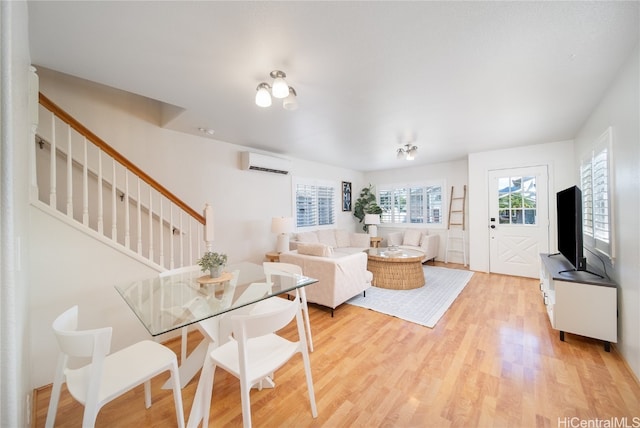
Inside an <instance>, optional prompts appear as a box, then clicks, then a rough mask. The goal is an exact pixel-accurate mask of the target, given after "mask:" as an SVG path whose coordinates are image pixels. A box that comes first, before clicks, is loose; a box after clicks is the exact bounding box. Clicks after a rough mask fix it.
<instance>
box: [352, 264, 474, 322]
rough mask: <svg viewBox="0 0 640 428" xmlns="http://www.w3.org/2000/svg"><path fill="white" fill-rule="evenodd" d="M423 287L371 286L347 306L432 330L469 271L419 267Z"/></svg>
mask: <svg viewBox="0 0 640 428" xmlns="http://www.w3.org/2000/svg"><path fill="white" fill-rule="evenodd" d="M423 268H424V278H425V281H426V284H425V285H424V286H422V287H420V288H416V289H413V290H389V289H386V288H378V287H371V288H369V289H367V293H366V297H363V296H362V294H359V295H358V296H356V297H354V298H352V299H350V300H348V301H347V303H349V304H351V305H355V306H360V307H363V308H367V309H371V310H374V311H376V312H380V313H383V314H387V315H392V316H394V317H397V318H401V319H403V320H406V321H411V322H414V323H416V324H420V325H424V326H426V327H429V328H433V327H434V326H435V325H436V323H437V322H438V320H439V319H440V318H441V317H442V315H444V313H445V312H446V311H447V309H449V306H451V304H452V303H453V301H454V300H456V297H458V295H459V294H460V292H461V291H462V290H463V289H464V287H465V286H466V285H467V283H468V282H469V280H470V279H471V277H472V276H473V272H469V271H466V270H458V269H447V268H443V267H437V266H423Z"/></svg>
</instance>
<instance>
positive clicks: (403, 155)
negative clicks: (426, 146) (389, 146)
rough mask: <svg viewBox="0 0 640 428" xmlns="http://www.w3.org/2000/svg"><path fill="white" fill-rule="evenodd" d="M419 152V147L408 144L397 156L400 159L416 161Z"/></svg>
mask: <svg viewBox="0 0 640 428" xmlns="http://www.w3.org/2000/svg"><path fill="white" fill-rule="evenodd" d="M417 152H418V146H414V145H413V144H412V143H407V144H405V145H404V146H402V147H400V148H399V149H398V151H397V152H396V154H397V156H398V159H406V160H414V159H415V157H416V153H417Z"/></svg>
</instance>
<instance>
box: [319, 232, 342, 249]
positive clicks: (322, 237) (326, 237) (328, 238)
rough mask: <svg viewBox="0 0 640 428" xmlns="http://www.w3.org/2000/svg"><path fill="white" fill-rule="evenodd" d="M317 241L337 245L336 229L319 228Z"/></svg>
mask: <svg viewBox="0 0 640 428" xmlns="http://www.w3.org/2000/svg"><path fill="white" fill-rule="evenodd" d="M317 234H318V242H320V243H321V244H324V245H328V246H330V247H337V246H338V244H337V243H336V231H335V230H334V229H321V230H318V231H317Z"/></svg>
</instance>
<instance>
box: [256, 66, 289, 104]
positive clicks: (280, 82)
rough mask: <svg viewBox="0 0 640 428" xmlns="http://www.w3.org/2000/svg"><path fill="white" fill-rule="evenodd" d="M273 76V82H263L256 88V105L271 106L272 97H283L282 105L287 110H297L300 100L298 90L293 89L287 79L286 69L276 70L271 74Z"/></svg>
mask: <svg viewBox="0 0 640 428" xmlns="http://www.w3.org/2000/svg"><path fill="white" fill-rule="evenodd" d="M269 75H270V76H271V77H272V78H273V83H272V84H271V85H269V84H268V83H266V82H262V83H260V84H259V85H258V87H257V88H256V105H258V106H260V107H269V106H271V97H272V96H273V97H274V98H279V99H283V98H284V100H283V102H282V107H284V108H285V109H286V110H295V109H297V108H298V100H297V98H296V97H297V96H298V94H297V93H296V90H295V89H293V88H292V87H291V86H289V84H288V83H287V81H286V80H284V78H285V77H287V75H286V74H285V73H284V71H280V70H274V71H272V72H271V73H270V74H269Z"/></svg>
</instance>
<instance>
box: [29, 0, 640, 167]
mask: <svg viewBox="0 0 640 428" xmlns="http://www.w3.org/2000/svg"><path fill="white" fill-rule="evenodd" d="M28 4H29V27H30V46H31V57H32V62H33V64H35V65H36V66H38V65H39V66H44V67H47V68H50V69H53V70H57V71H60V72H63V73H67V74H70V75H74V76H78V77H81V78H84V79H87V80H91V81H94V82H97V83H101V84H104V85H108V86H112V87H115V88H118V89H122V90H125V91H129V92H133V93H136V94H139V95H143V96H145V97H149V98H152V99H155V100H159V101H161V102H163V103H167V104H169V105H170V106H167V107H171V106H177V107H180V111H181V113H180V114H179V115H177V116H176V117H175V119H174V120H172V121H170V122H169V123H167V124H166V126H167V127H168V128H171V129H175V130H179V131H184V132H188V133H198V128H199V127H204V128H211V129H214V130H215V135H214V137H213V138H214V139H215V140H222V141H226V142H230V143H234V144H240V145H245V146H250V147H254V148H256V149H260V150H266V151H270V152H274V153H279V154H282V155H285V156H292V157H297V158H303V159H310V160H314V161H318V162H323V163H328V164H333V165H338V166H343V167H347V168H352V169H356V170H362V171H369V170H379V169H387V168H397V167H399V166H403V165H405V164H407V161H402V160H398V159H396V157H395V151H396V149H397V148H398V147H399V146H400V144H401V143H406V142H407V141H410V140H413V141H414V142H415V144H416V145H417V146H418V147H419V151H418V155H417V158H416V160H415V161H413V162H414V163H413V164H428V163H433V162H442V161H448V160H454V159H460V158H463V157H465V156H466V155H467V154H468V153H471V152H478V151H483V150H489V149H499V148H506V147H512V146H519V145H528V144H537V143H546V142H553V141H561V140H567V139H571V138H573V137H574V136H575V134H576V132H577V130H578V129H579V128H580V126H581V125H582V124H583V123H584V121H585V120H586V119H587V116H588V114H589V113H590V112H591V111H592V110H593V108H594V106H595V105H596V104H597V102H598V101H599V99H600V97H601V96H602V94H603V93H604V91H605V90H606V88H607V86H608V85H609V84H610V83H611V82H612V79H613V78H614V76H615V75H616V73H617V71H618V70H619V68H620V67H621V65H622V64H623V62H624V60H625V59H626V58H627V57H628V56H629V55H630V53H631V50H632V48H633V47H634V46H635V45H636V43H638V39H639V27H640V19H639V17H640V9H639V6H640V3H638V2H636V1H633V2H580V1H575V2H482V1H479V2H397V1H395V2H394V1H390V2H384V1H376V2H366V1H359V2H326V1H319V2H243V1H234V2H214V1H208V2H207V1H198V2H195V1H194V2H192V1H178V2H166V1H155V2H128V1H86V2H57V1H43V2H39V1H29V3H28ZM275 69H279V70H283V71H284V72H286V73H287V77H288V79H287V80H288V82H289V84H290V85H291V86H293V87H294V88H295V89H296V91H297V93H298V101H299V104H300V108H299V109H298V110H297V111H286V110H284V109H282V107H281V106H280V105H279V104H278V103H276V102H274V105H273V106H271V107H269V108H266V109H264V108H260V107H257V106H256V105H255V103H254V97H255V91H256V86H257V85H258V83H260V82H261V81H268V82H270V79H269V72H270V71H272V70H275ZM54 101H55V100H54ZM167 111H175V109H172V108H168V109H167ZM212 144H215V141H213V140H212Z"/></svg>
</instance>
